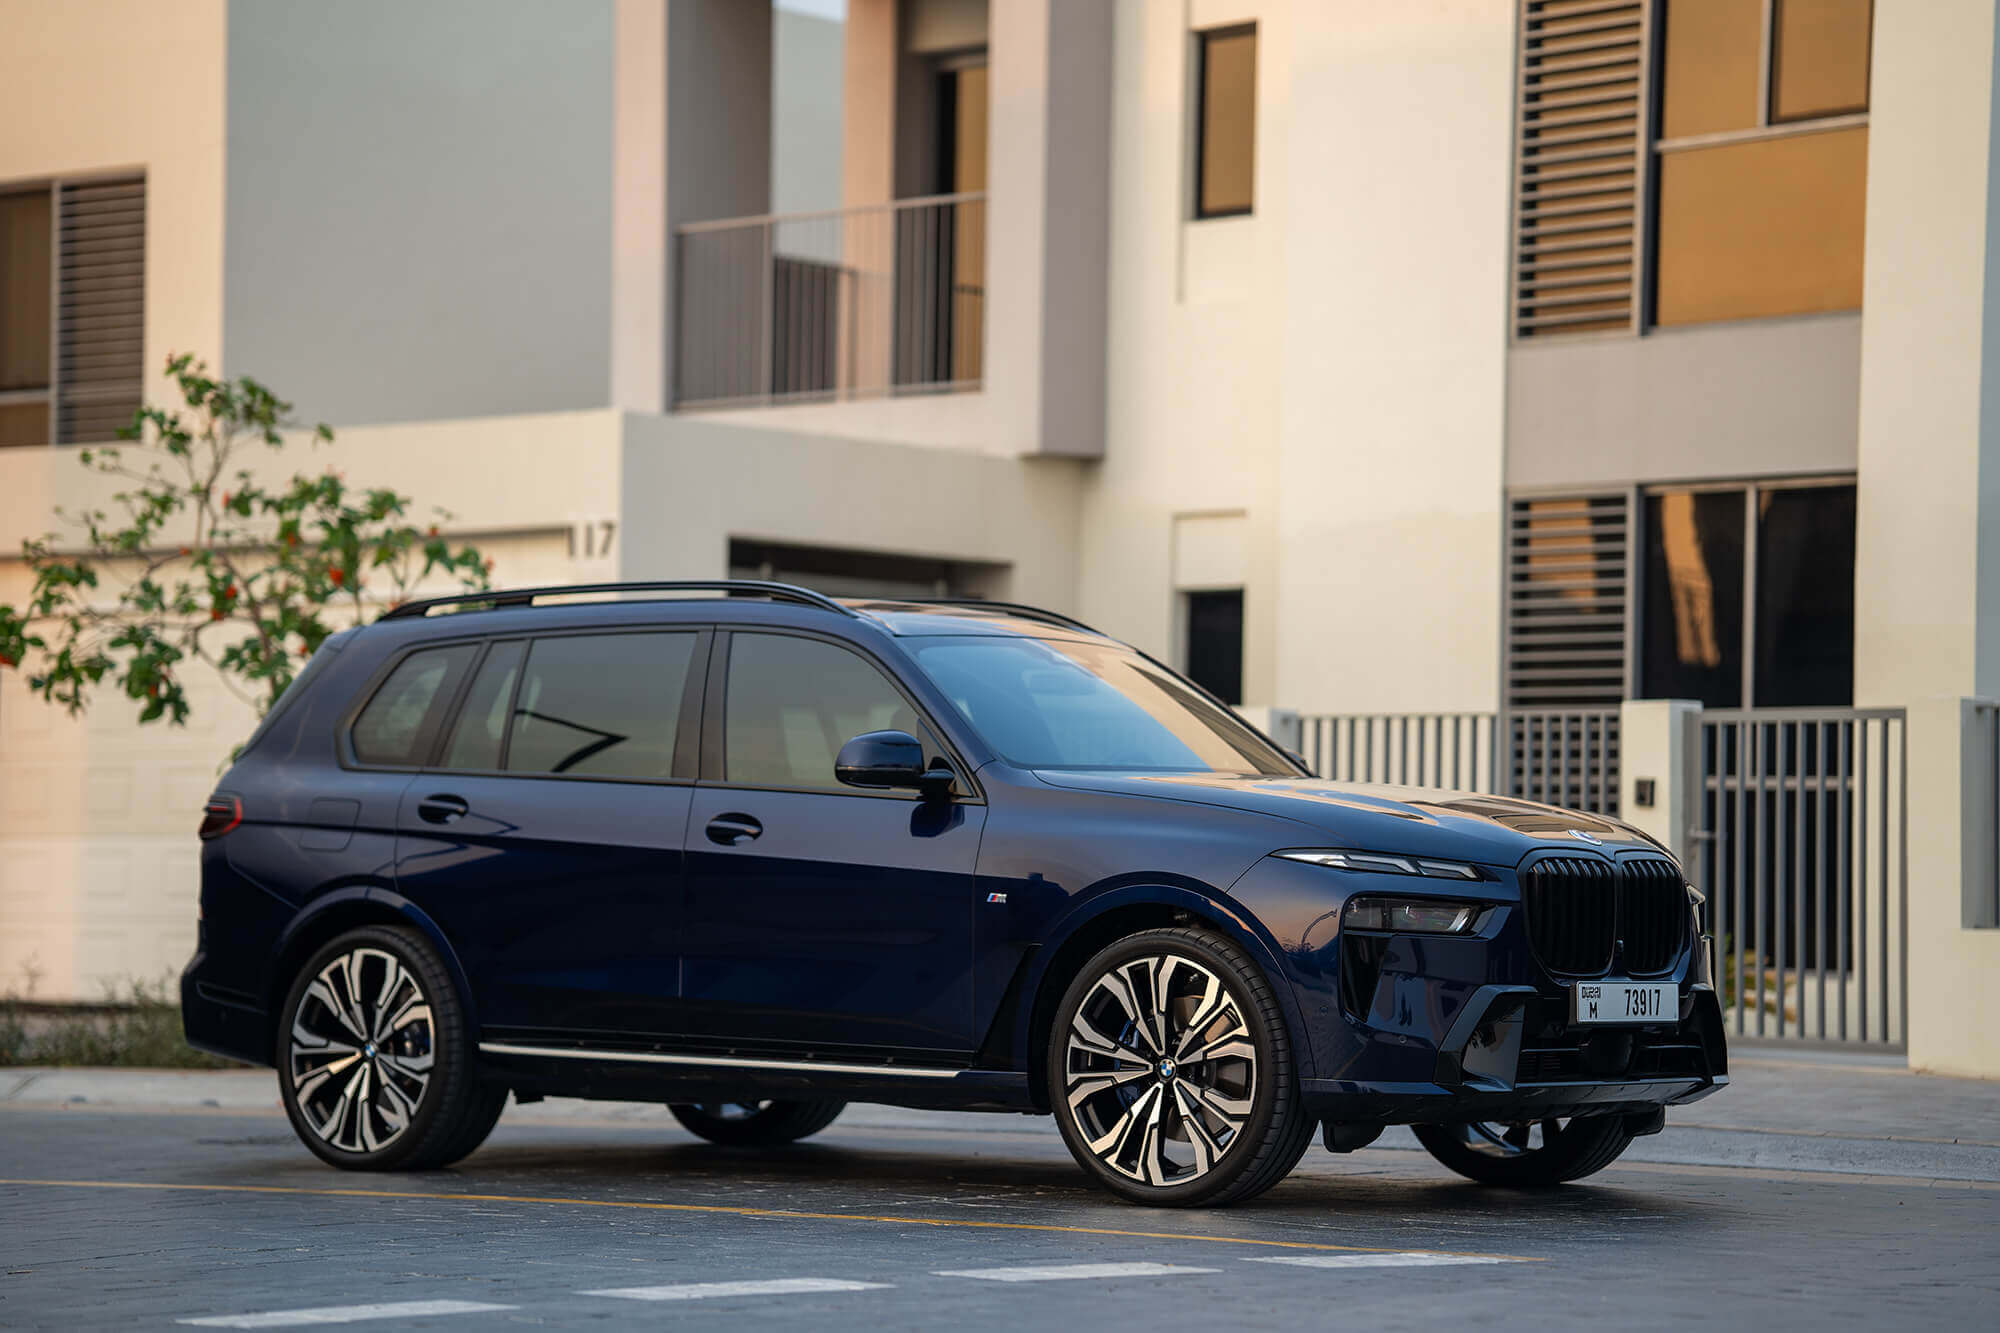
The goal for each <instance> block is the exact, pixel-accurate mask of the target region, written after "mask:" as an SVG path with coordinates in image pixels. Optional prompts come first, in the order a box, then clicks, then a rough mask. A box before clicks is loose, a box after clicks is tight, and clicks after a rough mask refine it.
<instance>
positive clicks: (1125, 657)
mask: <svg viewBox="0 0 2000 1333" xmlns="http://www.w3.org/2000/svg"><path fill="white" fill-rule="evenodd" d="M910 644H911V647H912V648H913V649H914V651H915V653H916V658H917V661H918V662H919V663H920V664H921V665H922V667H923V669H924V672H925V674H927V675H928V676H929V677H930V678H931V680H932V681H934V682H935V683H936V684H937V687H938V688H939V689H940V690H942V691H944V693H945V694H946V695H947V696H949V697H950V699H951V701H952V703H953V704H954V705H956V706H957V708H958V711H959V712H960V713H961V714H963V715H964V717H965V720H966V721H967V722H969V723H970V724H971V725H972V727H973V729H974V730H975V731H977V732H978V733H979V734H980V735H981V736H982V737H984V738H985V740H986V743H987V744H988V745H991V746H992V747H993V748H994V749H995V750H997V751H998V752H999V753H1000V755H1001V756H1002V757H1003V758H1005V759H1006V760H1007V762H1009V763H1011V764H1014V765H1017V766H1019V767H1021V768H1071V769H1076V768H1098V769H1126V770H1130V769H1144V770H1149V771H1154V772H1169V773H1259V774H1268V775H1282V776H1290V775H1292V773H1293V771H1294V770H1293V769H1292V767H1291V765H1290V764H1288V763H1286V761H1285V759H1284V756H1282V755H1280V754H1279V753H1277V752H1276V751H1275V750H1273V749H1272V748H1271V747H1270V746H1269V745H1267V744H1265V743H1264V742H1263V741H1262V740H1259V739H1258V738H1257V736H1256V734H1255V733H1253V732H1252V731H1251V730H1250V729H1249V728H1248V727H1246V726H1244V725H1243V724H1242V723H1241V722H1240V721H1238V720H1237V719H1236V717H1235V715H1234V714H1232V713H1230V712H1229V711H1228V710H1227V709H1224V708H1219V707H1217V706H1216V705H1215V704H1213V703H1211V702H1209V701H1208V700H1207V699H1205V698H1203V697H1202V696H1201V695H1200V694H1198V693H1196V692H1195V691H1194V690H1193V689H1192V688H1190V687H1189V685H1188V684H1187V682H1185V681H1183V680H1179V679H1177V678H1176V677H1175V676H1173V675H1172V674H1171V673H1170V672H1167V671H1164V670H1162V669H1161V668H1159V667H1157V666H1155V665H1154V664H1153V663H1151V662H1149V661H1147V660H1146V659H1145V658H1143V657H1141V656H1139V654H1137V653H1135V652H1133V651H1132V650H1131V649H1129V648H1122V647H1119V646H1117V645H1115V644H1108V643H1072V642H1067V641H1059V640H1051V639H1015V638H985V637H979V638H974V637H969V636H968V637H937V638H931V639H913V640H911V641H910Z"/></svg>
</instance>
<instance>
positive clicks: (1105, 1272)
mask: <svg viewBox="0 0 2000 1333" xmlns="http://www.w3.org/2000/svg"><path fill="white" fill-rule="evenodd" d="M1221 1271H1222V1270H1221V1269H1219V1268H1192V1267H1189V1266H1188V1265H1186V1264H1041V1265H1036V1264H1029V1265H1025V1266H1023V1267H1019V1268H951V1269H946V1270H944V1271H942V1272H940V1273H938V1274H937V1275H936V1276H938V1277H976V1278H979V1279H980V1280H981V1281H985V1282H1063V1281H1067V1280H1072V1279H1076V1278H1093V1277H1095V1278H1108V1277H1179V1276H1181V1275H1182V1274H1188V1273H1219V1272H1221Z"/></svg>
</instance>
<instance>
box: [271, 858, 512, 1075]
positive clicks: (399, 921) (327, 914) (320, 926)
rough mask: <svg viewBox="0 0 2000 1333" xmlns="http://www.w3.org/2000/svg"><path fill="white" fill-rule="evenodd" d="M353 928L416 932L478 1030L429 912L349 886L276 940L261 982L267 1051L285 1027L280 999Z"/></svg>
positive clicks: (460, 972)
mask: <svg viewBox="0 0 2000 1333" xmlns="http://www.w3.org/2000/svg"><path fill="white" fill-rule="evenodd" d="M358 926H410V927H413V928H415V929H416V930H417V931H418V932H420V933H421V934H422V935H423V936H424V938H425V939H427V940H429V941H430V944H431V947H432V948H434V949H436V950H437V951H438V956H439V957H440V958H441V959H443V960H444V966H445V971H446V973H447V974H449V975H450V977H451V984H452V985H453V986H454V987H455V988H456V989H457V991H458V1000H459V1004H460V1006H461V1008H462V1009H463V1010H464V1012H465V1016H466V1022H467V1024H468V1025H469V1027H470V1028H471V1030H472V1031H473V1032H475V1033H476V1032H477V1031H478V1030H479V1027H478V1015H477V1013H476V1012H475V1010H474V1008H473V1002H472V988H471V986H470V985H469V984H468V983H467V980H466V976H465V969H464V968H463V967H462V966H461V965H460V963H459V960H458V951H457V950H456V949H454V948H452V946H451V941H450V940H449V939H447V938H446V937H445V933H444V930H443V929H442V928H441V927H440V926H439V925H438V923H437V922H436V921H435V920H433V919H432V918H431V915H430V914H429V913H428V912H426V911H424V910H423V909H422V908H421V907H419V906H417V905H416V904H415V903H413V902H411V901H410V900H409V899H408V898H405V897H403V896H402V895H401V894H399V893H397V892H396V891H395V890H393V889H389V888H385V887H383V886H381V885H353V886H350V887H347V888H342V889H336V890H334V891H333V892H331V893H327V894H323V895H321V896H320V897H318V898H315V899H314V900H313V901H312V902H311V903H309V904H307V906H306V908H305V910H303V911H301V912H300V913H299V914H298V915H297V916H295V917H293V918H292V921H291V924H289V925H288V926H286V928H285V932H284V934H283V935H281V936H279V938H278V945H277V948H276V949H275V950H273V951H272V961H271V968H270V972H269V974H268V975H267V976H266V978H265V982H264V998H265V1002H266V1009H265V1012H266V1013H268V1014H269V1015H270V1032H269V1036H268V1039H267V1040H266V1042H265V1045H266V1046H273V1043H275V1042H276V1040H277V1033H278V1028H279V1026H280V1025H281V1024H282V1023H283V1022H284V1014H283V1009H284V1006H285V996H286V993H287V992H289V991H290V990H291V987H292V982H293V981H294V980H296V979H297V977H298V971H299V968H300V967H302V966H304V965H305V961H306V959H307V958H309V957H311V956H312V954H313V952H314V951H315V950H317V949H319V948H321V947H323V946H324V945H325V944H326V943H327V942H328V941H329V940H332V939H334V938H336V937H338V936H340V935H342V934H345V933H346V932H347V931H350V930H353V929H355V928H356V927H358ZM274 1049H275V1048H274Z"/></svg>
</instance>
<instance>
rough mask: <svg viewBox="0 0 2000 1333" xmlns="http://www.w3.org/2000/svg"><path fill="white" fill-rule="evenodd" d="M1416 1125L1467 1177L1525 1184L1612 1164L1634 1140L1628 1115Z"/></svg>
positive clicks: (1434, 1151) (1438, 1154) (1575, 1176)
mask: <svg viewBox="0 0 2000 1333" xmlns="http://www.w3.org/2000/svg"><path fill="white" fill-rule="evenodd" d="M1411 1128H1413V1129H1414V1130H1415V1131H1416V1135H1417V1142H1419V1143H1421V1144H1423V1145H1424V1147H1425V1149H1426V1150H1427V1151H1429V1153H1430V1155H1431V1156H1433V1157H1435V1158H1437V1159H1438V1161H1440V1162H1442V1163H1444V1164H1445V1165H1446V1166H1448V1167H1450V1168H1451V1169H1452V1170H1454V1171H1456V1172H1458V1174H1460V1175H1461V1176H1464V1177H1465V1178H1466V1179H1468V1180H1476V1181H1478V1182H1479V1183H1480V1184H1482V1185H1511V1186H1514V1187H1516V1188H1520V1189H1538V1188H1544V1187H1547V1186H1550V1185H1560V1184H1562V1183H1563V1182H1565V1181H1570V1180H1581V1179H1583V1178H1584V1177H1585V1176H1588V1175H1592V1174H1594V1173H1596V1172H1598V1171H1602V1170H1603V1169H1604V1168H1605V1167H1607V1166H1609V1165H1611V1163H1612V1162H1614V1161H1616V1160H1617V1158H1618V1154H1620V1153H1622V1152H1624V1151H1625V1149H1626V1147H1627V1145H1629V1144H1630V1143H1631V1142H1632V1133H1631V1131H1630V1130H1628V1129H1627V1128H1626V1127H1625V1120H1624V1117H1622V1116H1610V1115H1607V1116H1580V1117H1578V1118H1576V1119H1573V1120H1568V1121H1563V1120H1540V1121H1533V1122H1527V1123H1521V1124H1511V1125H1499V1124H1487V1123H1485V1122H1474V1123H1471V1124H1461V1125H1414V1126H1412V1127H1411Z"/></svg>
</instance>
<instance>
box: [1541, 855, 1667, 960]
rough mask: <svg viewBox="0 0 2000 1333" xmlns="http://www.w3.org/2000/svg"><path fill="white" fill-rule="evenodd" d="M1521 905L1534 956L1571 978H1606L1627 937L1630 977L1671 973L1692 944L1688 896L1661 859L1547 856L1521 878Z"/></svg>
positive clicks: (1626, 957)
mask: <svg viewBox="0 0 2000 1333" xmlns="http://www.w3.org/2000/svg"><path fill="white" fill-rule="evenodd" d="M1521 906H1522V910H1523V912H1524V913H1525V915H1526V917H1527V925H1528V941H1529V943H1530V944H1531V945H1533V946H1534V950H1535V956H1536V957H1537V958H1539V959H1540V960H1541V962H1542V966H1543V967H1546V968H1547V969H1548V970H1549V971H1551V972H1558V973H1562V974H1563V975H1565V976H1578V977H1597V976H1603V975H1604V974H1605V973H1606V972H1608V971H1610V970H1611V965H1612V961H1613V958H1614V955H1615V954H1616V953H1617V950H1618V948H1619V941H1620V940H1621V939H1622V940H1623V941H1624V946H1623V956H1622V958H1620V959H1619V961H1620V962H1621V963H1622V964H1623V968H1624V970H1625V971H1626V972H1627V973H1630V974H1632V975H1635V976H1645V975H1649V974H1652V973H1659V972H1665V971H1667V970H1669V969H1670V968H1672V967H1673V965H1674V964H1675V963H1676V962H1678V961H1679V959H1680V956H1681V951H1682V949H1683V948H1684V947H1685V945H1686V943H1687V929H1688V903H1687V890H1686V889H1685V888H1684V887H1683V886H1682V882H1681V876H1680V872H1679V871H1678V870H1676V869H1675V868H1674V866H1673V863H1672V862H1670V861H1666V860H1664V859H1661V858H1659V857H1634V858H1628V859H1626V860H1623V861H1619V862H1616V863H1613V862H1610V861H1601V860H1598V859H1596V858H1594V857H1581V856H1551V857H1546V858H1544V859H1542V860H1540V861H1537V862H1535V863H1533V864H1532V865H1530V866H1529V867H1528V868H1527V869H1526V870H1525V871H1523V872H1522V875H1521Z"/></svg>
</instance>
